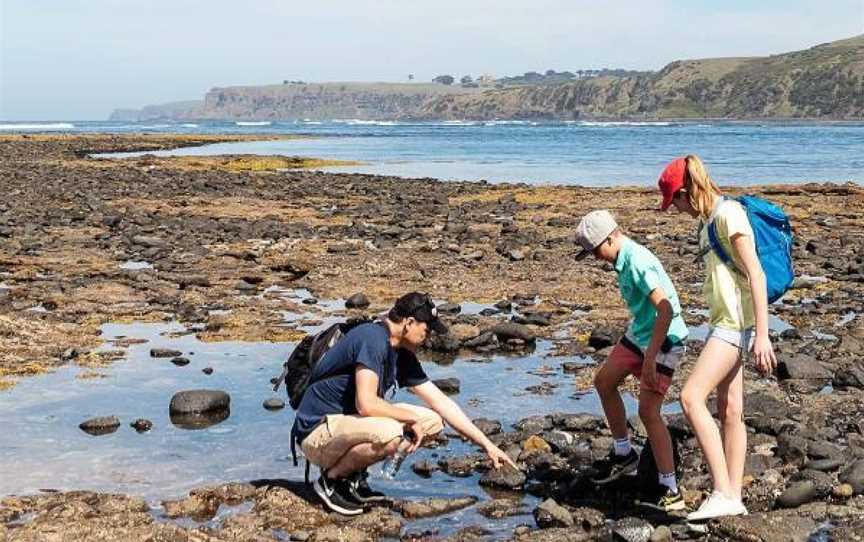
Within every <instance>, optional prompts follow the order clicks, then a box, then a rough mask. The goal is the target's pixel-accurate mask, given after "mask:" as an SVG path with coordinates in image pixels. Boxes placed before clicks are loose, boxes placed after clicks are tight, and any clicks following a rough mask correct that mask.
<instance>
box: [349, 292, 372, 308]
mask: <svg viewBox="0 0 864 542" xmlns="http://www.w3.org/2000/svg"><path fill="white" fill-rule="evenodd" d="M369 305H370V303H369V298H368V297H366V295H365V294H363V293H357V294H354V295H352V296H351V297H349V298H348V299H346V300H345V308H346V309H365V308H366V307H368V306H369Z"/></svg>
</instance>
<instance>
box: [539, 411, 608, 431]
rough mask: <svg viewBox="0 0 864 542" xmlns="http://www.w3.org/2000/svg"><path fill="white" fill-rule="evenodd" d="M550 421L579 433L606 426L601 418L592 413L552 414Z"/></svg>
mask: <svg viewBox="0 0 864 542" xmlns="http://www.w3.org/2000/svg"><path fill="white" fill-rule="evenodd" d="M552 422H553V423H554V424H555V427H560V428H561V429H566V430H567V431H576V432H580V433H582V432H592V431H598V430H600V429H602V428H603V427H605V426H606V422H605V421H604V420H603V418H601V417H600V416H597V415H594V414H553V415H552Z"/></svg>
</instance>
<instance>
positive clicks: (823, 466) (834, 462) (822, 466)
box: [804, 459, 843, 472]
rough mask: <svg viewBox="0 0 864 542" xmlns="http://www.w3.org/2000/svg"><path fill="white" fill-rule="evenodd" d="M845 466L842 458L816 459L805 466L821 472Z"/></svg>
mask: <svg viewBox="0 0 864 542" xmlns="http://www.w3.org/2000/svg"><path fill="white" fill-rule="evenodd" d="M842 466H843V460H842V459H814V460H812V461H810V462H809V463H807V464H806V465H805V466H804V468H806V469H810V470H818V471H820V472H831V471H835V470H837V469H839V468H840V467H842Z"/></svg>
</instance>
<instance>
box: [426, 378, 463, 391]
mask: <svg viewBox="0 0 864 542" xmlns="http://www.w3.org/2000/svg"><path fill="white" fill-rule="evenodd" d="M432 383H433V384H435V385H436V386H437V387H438V389H440V390H441V391H443V392H444V393H446V394H447V395H456V394H457V393H459V388H460V383H459V379H458V378H437V379H435V380H433V381H432Z"/></svg>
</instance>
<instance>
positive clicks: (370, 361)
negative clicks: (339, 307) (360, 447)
mask: <svg viewBox="0 0 864 542" xmlns="http://www.w3.org/2000/svg"><path fill="white" fill-rule="evenodd" d="M358 364H359V365H363V366H365V367H368V368H369V369H371V370H373V371H375V374H377V375H378V397H382V398H383V397H384V394H385V393H387V391H388V390H390V388H392V387H393V386H394V385H395V384H398V385H399V387H401V388H404V387H413V386H419V385H420V384H423V383H424V382H427V381H428V380H429V377H427V376H426V373H425V372H424V371H423V367H421V366H420V362H419V361H417V356H415V355H414V353H413V352H409V351H408V350H403V349H401V348H400V349H394V348H393V347H392V346H390V335H389V333H388V332H387V327H386V326H385V325H384V324H382V323H378V322H376V323H371V324H362V325H359V326H357V327H355V328H354V329H352V330H351V331H349V332H348V334H347V335H346V336H345V337H343V338H342V340H340V341H339V342H338V343H336V345H335V346H334V347H333V348H332V349H330V350H329V351H328V352H327V353H326V354H324V357H323V358H321V360H320V361H319V362H318V363H317V364H316V365H315V367H314V369H313V370H312V384H311V385H310V386H309V387H308V388H306V392H305V393H304V394H303V399H302V400H301V401H300V408H298V409H297V416H296V417H295V419H294V434H295V436H296V437H297V441H298V442H302V441H303V439H304V438H306V436H307V435H308V434H309V433H311V432H312V430H313V429H315V426H317V425H318V424H319V423H320V422H321V420H323V419H324V417H325V416H327V415H328V414H357V405H356V396H357V386H356V384H355V379H356V377H355V373H354V371H355V370H356V367H357V365H358Z"/></svg>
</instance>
